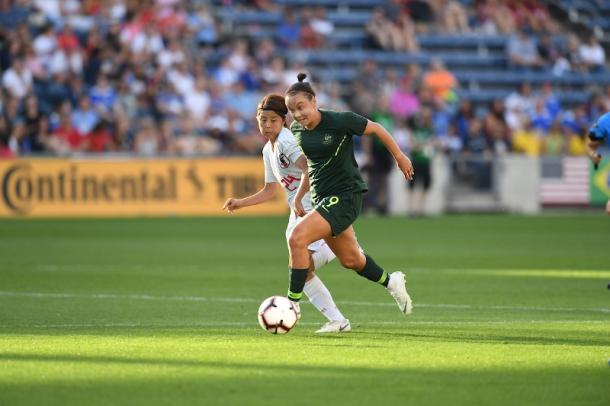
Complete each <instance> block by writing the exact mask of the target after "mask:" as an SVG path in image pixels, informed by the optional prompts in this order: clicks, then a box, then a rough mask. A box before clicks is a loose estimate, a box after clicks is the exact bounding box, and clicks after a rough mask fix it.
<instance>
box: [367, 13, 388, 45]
mask: <svg viewBox="0 0 610 406" xmlns="http://www.w3.org/2000/svg"><path fill="white" fill-rule="evenodd" d="M390 26H391V22H390V20H388V18H387V17H386V15H385V11H384V10H383V9H382V8H376V9H374V10H373V14H372V16H371V20H370V21H369V22H368V23H367V24H366V32H367V34H368V36H369V43H370V45H371V47H373V48H378V49H394V39H393V36H392V29H391V27H390Z"/></svg>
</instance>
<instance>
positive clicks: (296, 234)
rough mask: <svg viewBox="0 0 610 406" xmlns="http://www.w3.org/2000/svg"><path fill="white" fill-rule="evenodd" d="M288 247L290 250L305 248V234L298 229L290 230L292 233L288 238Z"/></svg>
mask: <svg viewBox="0 0 610 406" xmlns="http://www.w3.org/2000/svg"><path fill="white" fill-rule="evenodd" d="M288 245H289V246H290V249H291V250H293V249H300V248H306V247H307V239H306V236H305V233H303V232H302V231H301V230H299V228H298V227H297V228H295V229H294V230H292V233H290V237H288Z"/></svg>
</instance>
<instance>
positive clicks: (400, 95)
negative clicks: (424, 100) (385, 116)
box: [388, 77, 420, 120]
mask: <svg viewBox="0 0 610 406" xmlns="http://www.w3.org/2000/svg"><path fill="white" fill-rule="evenodd" d="M388 109H389V111H390V112H391V113H392V114H393V115H394V117H395V118H396V120H406V119H408V118H409V117H411V116H412V115H413V114H414V113H416V112H417V111H419V109H420V104H419V100H418V98H417V96H416V95H415V93H414V92H413V82H412V79H411V78H409V77H403V78H402V80H401V81H400V83H399V86H398V87H397V88H396V89H395V90H394V92H393V93H392V94H391V95H390V99H389V105H388Z"/></svg>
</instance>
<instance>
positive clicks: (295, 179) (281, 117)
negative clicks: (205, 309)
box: [223, 94, 351, 333]
mask: <svg viewBox="0 0 610 406" xmlns="http://www.w3.org/2000/svg"><path fill="white" fill-rule="evenodd" d="M287 114H288V109H287V108H286V105H285V103H284V96H282V95H280V94H269V95H267V96H265V97H263V99H262V100H261V101H260V103H259V104H258V107H257V114H256V119H257V121H258V128H259V130H260V132H261V134H262V135H263V136H264V137H265V138H267V139H268V140H269V141H268V142H267V143H266V144H265V147H264V148H263V161H264V164H265V186H264V187H263V188H262V189H261V190H259V191H258V192H257V193H255V194H253V195H251V196H247V197H244V198H243V199H236V198H230V199H228V200H227V201H226V202H225V204H224V206H223V209H225V210H227V211H228V212H230V213H232V212H233V211H235V210H238V209H241V208H243V207H247V206H254V205H257V204H261V203H264V202H266V201H269V200H271V199H273V198H274V197H275V194H276V193H277V189H278V186H277V185H278V183H279V184H280V185H281V186H282V187H283V188H284V190H286V194H287V198H288V204H289V205H290V219H289V220H288V226H287V227H286V240H288V237H289V236H290V233H291V232H292V230H293V229H294V227H295V226H296V225H297V223H298V222H299V221H300V220H301V218H302V217H303V216H304V215H305V214H306V213H308V212H309V211H311V210H312V205H311V198H310V195H309V177H308V176H307V160H306V159H305V157H304V156H303V152H302V151H301V148H299V146H298V145H297V143H296V140H295V139H294V136H293V135H292V133H291V132H290V130H289V129H288V128H286V125H285V123H286V115H287ZM309 254H310V266H309V272H308V274H307V279H306V282H305V288H304V289H303V292H304V293H305V294H306V295H307V297H308V299H309V301H310V302H311V304H312V305H314V306H315V307H316V309H318V310H319V311H320V312H321V313H322V314H323V315H324V317H326V318H327V319H328V322H327V323H326V324H324V325H323V326H322V327H321V328H320V329H319V330H318V331H316V332H317V333H340V332H347V331H350V330H351V326H350V322H349V320H348V319H346V318H345V317H344V316H343V314H341V311H340V310H339V309H338V307H337V305H336V304H335V302H334V300H333V298H332V296H331V294H330V292H329V290H328V289H327V288H326V286H325V285H324V283H323V282H322V280H321V279H320V278H319V277H318V276H317V275H316V274H315V273H314V271H315V270H317V269H320V268H321V267H322V266H324V265H325V264H327V263H328V262H330V261H332V260H333V259H334V258H335V254H334V253H333V252H332V250H331V249H330V248H329V247H328V245H327V244H326V242H324V240H318V241H315V242H313V243H312V244H310V245H309Z"/></svg>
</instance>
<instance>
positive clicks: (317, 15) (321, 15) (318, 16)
mask: <svg viewBox="0 0 610 406" xmlns="http://www.w3.org/2000/svg"><path fill="white" fill-rule="evenodd" d="M310 24H311V28H313V30H314V31H315V32H316V33H317V34H318V35H319V36H321V38H322V40H323V41H324V43H326V44H328V43H329V42H330V43H332V34H333V32H334V30H335V25H334V24H333V23H332V22H331V21H330V20H329V19H328V18H327V17H326V8H325V7H323V6H318V7H316V8H315V10H314V13H313V17H312V18H311V20H310Z"/></svg>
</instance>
